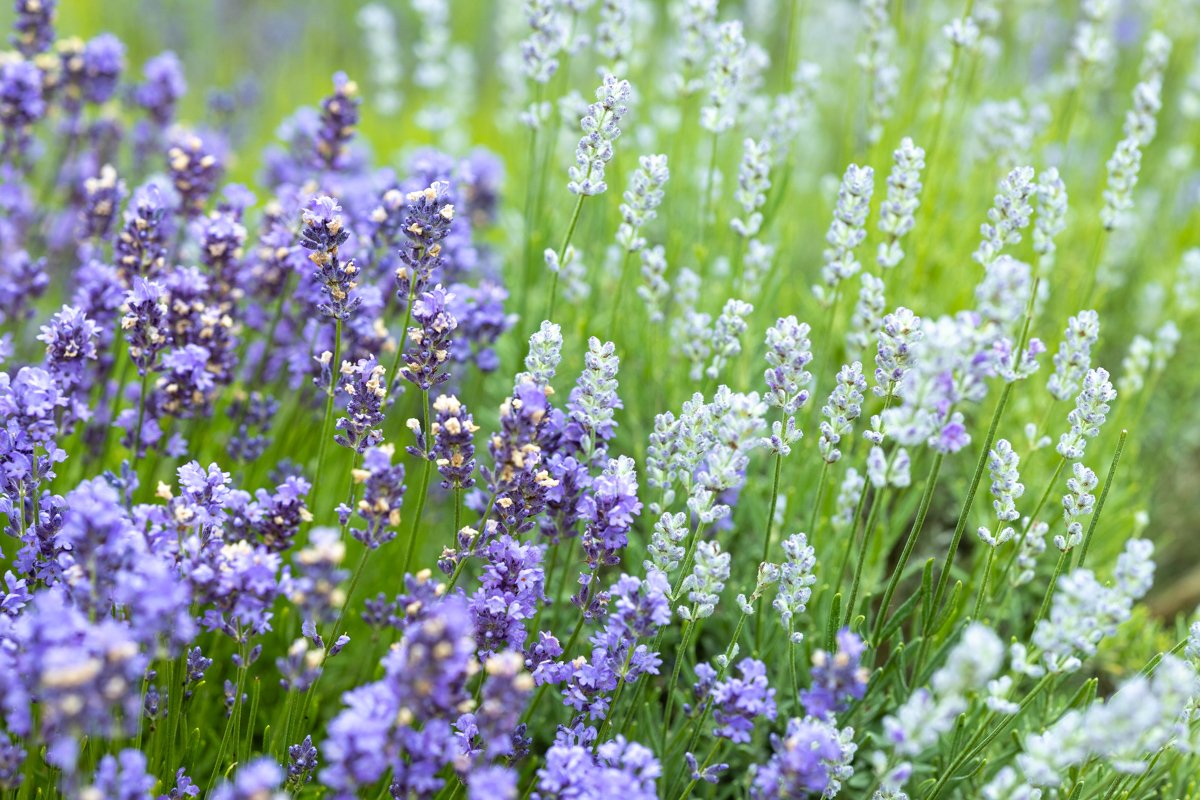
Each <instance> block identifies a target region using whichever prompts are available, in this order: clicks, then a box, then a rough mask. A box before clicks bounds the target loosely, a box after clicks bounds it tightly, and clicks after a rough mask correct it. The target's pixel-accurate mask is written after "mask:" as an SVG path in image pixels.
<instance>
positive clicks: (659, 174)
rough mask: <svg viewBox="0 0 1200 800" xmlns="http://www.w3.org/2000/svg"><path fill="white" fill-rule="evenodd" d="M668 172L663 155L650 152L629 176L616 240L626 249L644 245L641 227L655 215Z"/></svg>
mask: <svg viewBox="0 0 1200 800" xmlns="http://www.w3.org/2000/svg"><path fill="white" fill-rule="evenodd" d="M670 175H671V173H670V170H668V169H667V157H666V156H664V155H651V156H642V157H641V158H639V159H638V168H637V169H636V170H635V171H634V173H633V175H631V176H630V178H629V188H628V189H626V190H625V195H624V198H625V202H624V203H622V204H621V224H620V226H619V227H618V228H617V244H619V245H621V247H623V248H625V250H626V251H628V252H636V251H640V250H644V249H645V247H646V240H645V239H643V238H641V235H640V234H641V230H642V228H643V227H644V226H645V225H646V224H647V223H649V222H652V221H653V220H654V218H655V217H656V216H657V215H658V206H659V204H660V203H662V199H663V186H665V185H666V183H667V179H668V178H669V177H670Z"/></svg>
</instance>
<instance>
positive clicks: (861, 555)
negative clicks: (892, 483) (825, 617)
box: [842, 489, 887, 627]
mask: <svg viewBox="0 0 1200 800" xmlns="http://www.w3.org/2000/svg"><path fill="white" fill-rule="evenodd" d="M886 497H887V490H886V489H882V490H880V492H879V494H878V495H876V497H875V502H873V503H872V504H871V513H870V514H869V515H868V516H867V524H866V527H864V528H863V534H862V545H861V546H860V547H859V549H858V564H857V565H856V566H855V568H854V582H853V583H852V584H850V600H849V602H847V603H846V617H845V619H844V620H843V621H842V626H843V627H845V626H848V625H849V624H850V621H851V620H853V619H854V605H855V603H857V602H858V587H859V586H860V585H861V583H862V571H863V564H865V563H866V561H867V546H868V544H869V543H870V541H871V532H872V531H873V530H874V529H875V523H876V521H877V520H878V517H879V509H880V508H881V507H882V506H883V503H884V500H885V499H886Z"/></svg>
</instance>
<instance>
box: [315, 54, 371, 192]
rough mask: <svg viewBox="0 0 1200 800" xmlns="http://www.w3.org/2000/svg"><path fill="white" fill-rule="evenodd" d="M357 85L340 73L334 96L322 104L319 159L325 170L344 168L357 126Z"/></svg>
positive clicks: (318, 142) (317, 141) (318, 138)
mask: <svg viewBox="0 0 1200 800" xmlns="http://www.w3.org/2000/svg"><path fill="white" fill-rule="evenodd" d="M357 94H358V85H357V84H355V83H354V81H352V80H350V79H349V78H347V77H346V73H344V72H338V73H336V74H335V75H334V76H333V94H331V95H330V96H329V97H326V98H325V99H324V100H322V101H321V125H320V128H319V129H318V131H317V137H316V147H317V155H318V157H319V158H320V159H321V161H322V162H323V163H324V165H325V167H326V169H338V168H340V167H341V166H343V164H344V162H345V155H346V144H347V142H349V141H350V139H351V138H353V137H354V126H356V125H357V124H358V104H359V102H361V101H359V99H358V98H357V97H356V95H357Z"/></svg>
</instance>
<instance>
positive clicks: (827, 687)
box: [800, 628, 871, 721]
mask: <svg viewBox="0 0 1200 800" xmlns="http://www.w3.org/2000/svg"><path fill="white" fill-rule="evenodd" d="M865 651H866V644H865V643H864V642H863V640H862V637H860V636H859V635H858V634H856V633H853V632H852V631H851V630H850V629H849V628H842V629H841V630H839V631H838V633H837V652H836V653H827V652H826V651H824V650H821V649H817V650H814V651H813V655H812V684H811V685H810V686H809V688H807V689H805V690H803V691H801V692H800V702H801V703H803V704H804V711H805V713H806V714H808V715H809V716H813V717H817V718H820V719H825V720H830V721H832V720H833V719H834V717H835V716H836V715H837V714H840V713H841V712H842V711H845V710H846V709H847V708H848V707H849V706H850V703H851V702H852V701H854V700H861V699H862V697H863V695H865V694H866V692H867V681H868V680H869V679H870V677H871V673H870V670H868V669H867V668H866V667H864V666H862V655H863V652H865Z"/></svg>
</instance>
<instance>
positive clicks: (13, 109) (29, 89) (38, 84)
mask: <svg viewBox="0 0 1200 800" xmlns="http://www.w3.org/2000/svg"><path fill="white" fill-rule="evenodd" d="M45 113H46V103H45V101H44V100H43V99H42V72H41V70H39V69H38V68H37V67H36V66H34V64H33V62H32V61H5V62H4V63H0V127H2V128H3V132H4V137H3V140H2V141H0V163H4V162H6V161H8V160H10V159H11V160H18V159H19V158H20V157H21V155H22V154H23V153H24V152H25V148H26V146H27V145H28V143H29V128H30V126H31V125H33V124H34V123H35V122H37V121H38V120H39V119H41V118H42V116H43V115H45Z"/></svg>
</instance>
